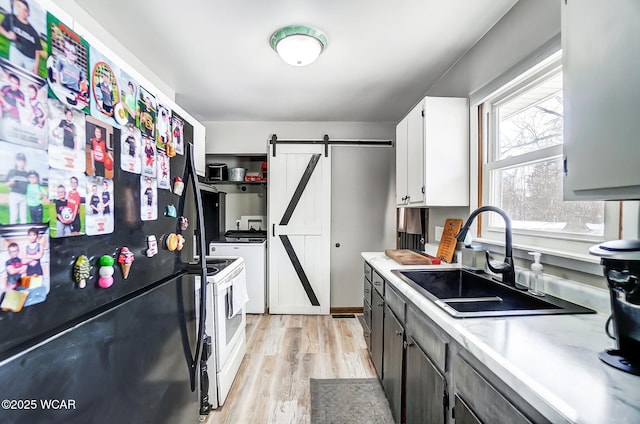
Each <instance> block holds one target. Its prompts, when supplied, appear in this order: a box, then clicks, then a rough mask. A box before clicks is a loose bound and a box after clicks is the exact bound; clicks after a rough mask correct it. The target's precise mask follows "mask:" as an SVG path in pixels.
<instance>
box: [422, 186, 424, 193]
mask: <svg viewBox="0 0 640 424" xmlns="http://www.w3.org/2000/svg"><path fill="white" fill-rule="evenodd" d="M422 194H424V186H422Z"/></svg>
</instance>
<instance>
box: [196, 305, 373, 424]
mask: <svg viewBox="0 0 640 424" xmlns="http://www.w3.org/2000/svg"><path fill="white" fill-rule="evenodd" d="M375 376H376V373H375V370H374V368H373V363H372V362H371V359H370V357H369V353H368V351H367V346H366V344H365V341H364V338H363V335H362V327H361V326H360V323H359V322H358V319H357V318H333V317H332V316H331V315H247V354H246V356H245V358H244V360H243V362H242V365H241V366H240V370H239V372H238V375H237V376H236V379H235V381H234V382H233V386H232V387H231V392H230V393H229V397H228V398H227V400H226V402H225V404H224V406H223V407H222V408H219V409H218V410H215V411H212V412H211V413H210V414H209V416H208V417H207V419H206V421H205V423H207V424H222V423H226V424H238V423H250V424H267V423H270V424H281V423H282V424H288V423H295V424H297V423H309V422H310V410H311V404H310V399H309V379H310V378H373V377H375Z"/></svg>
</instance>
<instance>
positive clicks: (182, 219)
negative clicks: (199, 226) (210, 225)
mask: <svg viewBox="0 0 640 424" xmlns="http://www.w3.org/2000/svg"><path fill="white" fill-rule="evenodd" d="M178 228H180V230H181V231H186V230H187V228H189V220H188V219H187V217H186V216H179V217H178Z"/></svg>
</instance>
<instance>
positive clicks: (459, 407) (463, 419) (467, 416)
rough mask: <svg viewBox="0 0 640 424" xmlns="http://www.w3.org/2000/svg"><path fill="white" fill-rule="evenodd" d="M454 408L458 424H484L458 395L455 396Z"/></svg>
mask: <svg viewBox="0 0 640 424" xmlns="http://www.w3.org/2000/svg"><path fill="white" fill-rule="evenodd" d="M454 408H455V409H454V410H455V413H456V416H455V419H456V424H482V421H480V419H479V418H478V417H476V414H474V413H473V411H472V410H471V408H469V405H467V404H466V403H465V401H464V400H462V399H461V398H460V396H458V395H456V396H455V400H454Z"/></svg>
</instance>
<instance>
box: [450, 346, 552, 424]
mask: <svg viewBox="0 0 640 424" xmlns="http://www.w3.org/2000/svg"><path fill="white" fill-rule="evenodd" d="M453 374H454V377H453V379H454V381H455V392H456V394H457V395H458V396H460V397H462V398H464V399H465V400H466V401H467V403H468V405H469V407H470V408H472V409H473V411H474V413H475V414H476V415H477V416H478V418H479V419H480V420H482V422H486V423H509V424H531V423H533V422H535V423H543V422H548V421H547V420H545V419H544V418H542V417H535V419H532V420H530V419H529V418H527V417H526V416H525V415H524V414H523V413H522V412H521V410H520V409H519V408H518V407H517V406H516V405H515V403H514V402H516V401H517V400H516V399H515V397H513V396H517V394H514V395H513V396H509V397H506V396H505V395H503V394H502V393H500V392H499V391H498V390H497V389H496V387H494V386H493V385H492V384H491V383H490V382H489V381H487V380H486V379H485V377H483V376H482V375H480V373H479V372H478V371H477V370H476V369H475V368H473V367H472V366H471V365H470V364H469V363H468V362H467V361H466V360H464V359H463V358H462V356H458V357H457V360H456V362H455V364H454V365H453ZM456 414H457V411H456ZM456 422H457V417H456Z"/></svg>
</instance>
